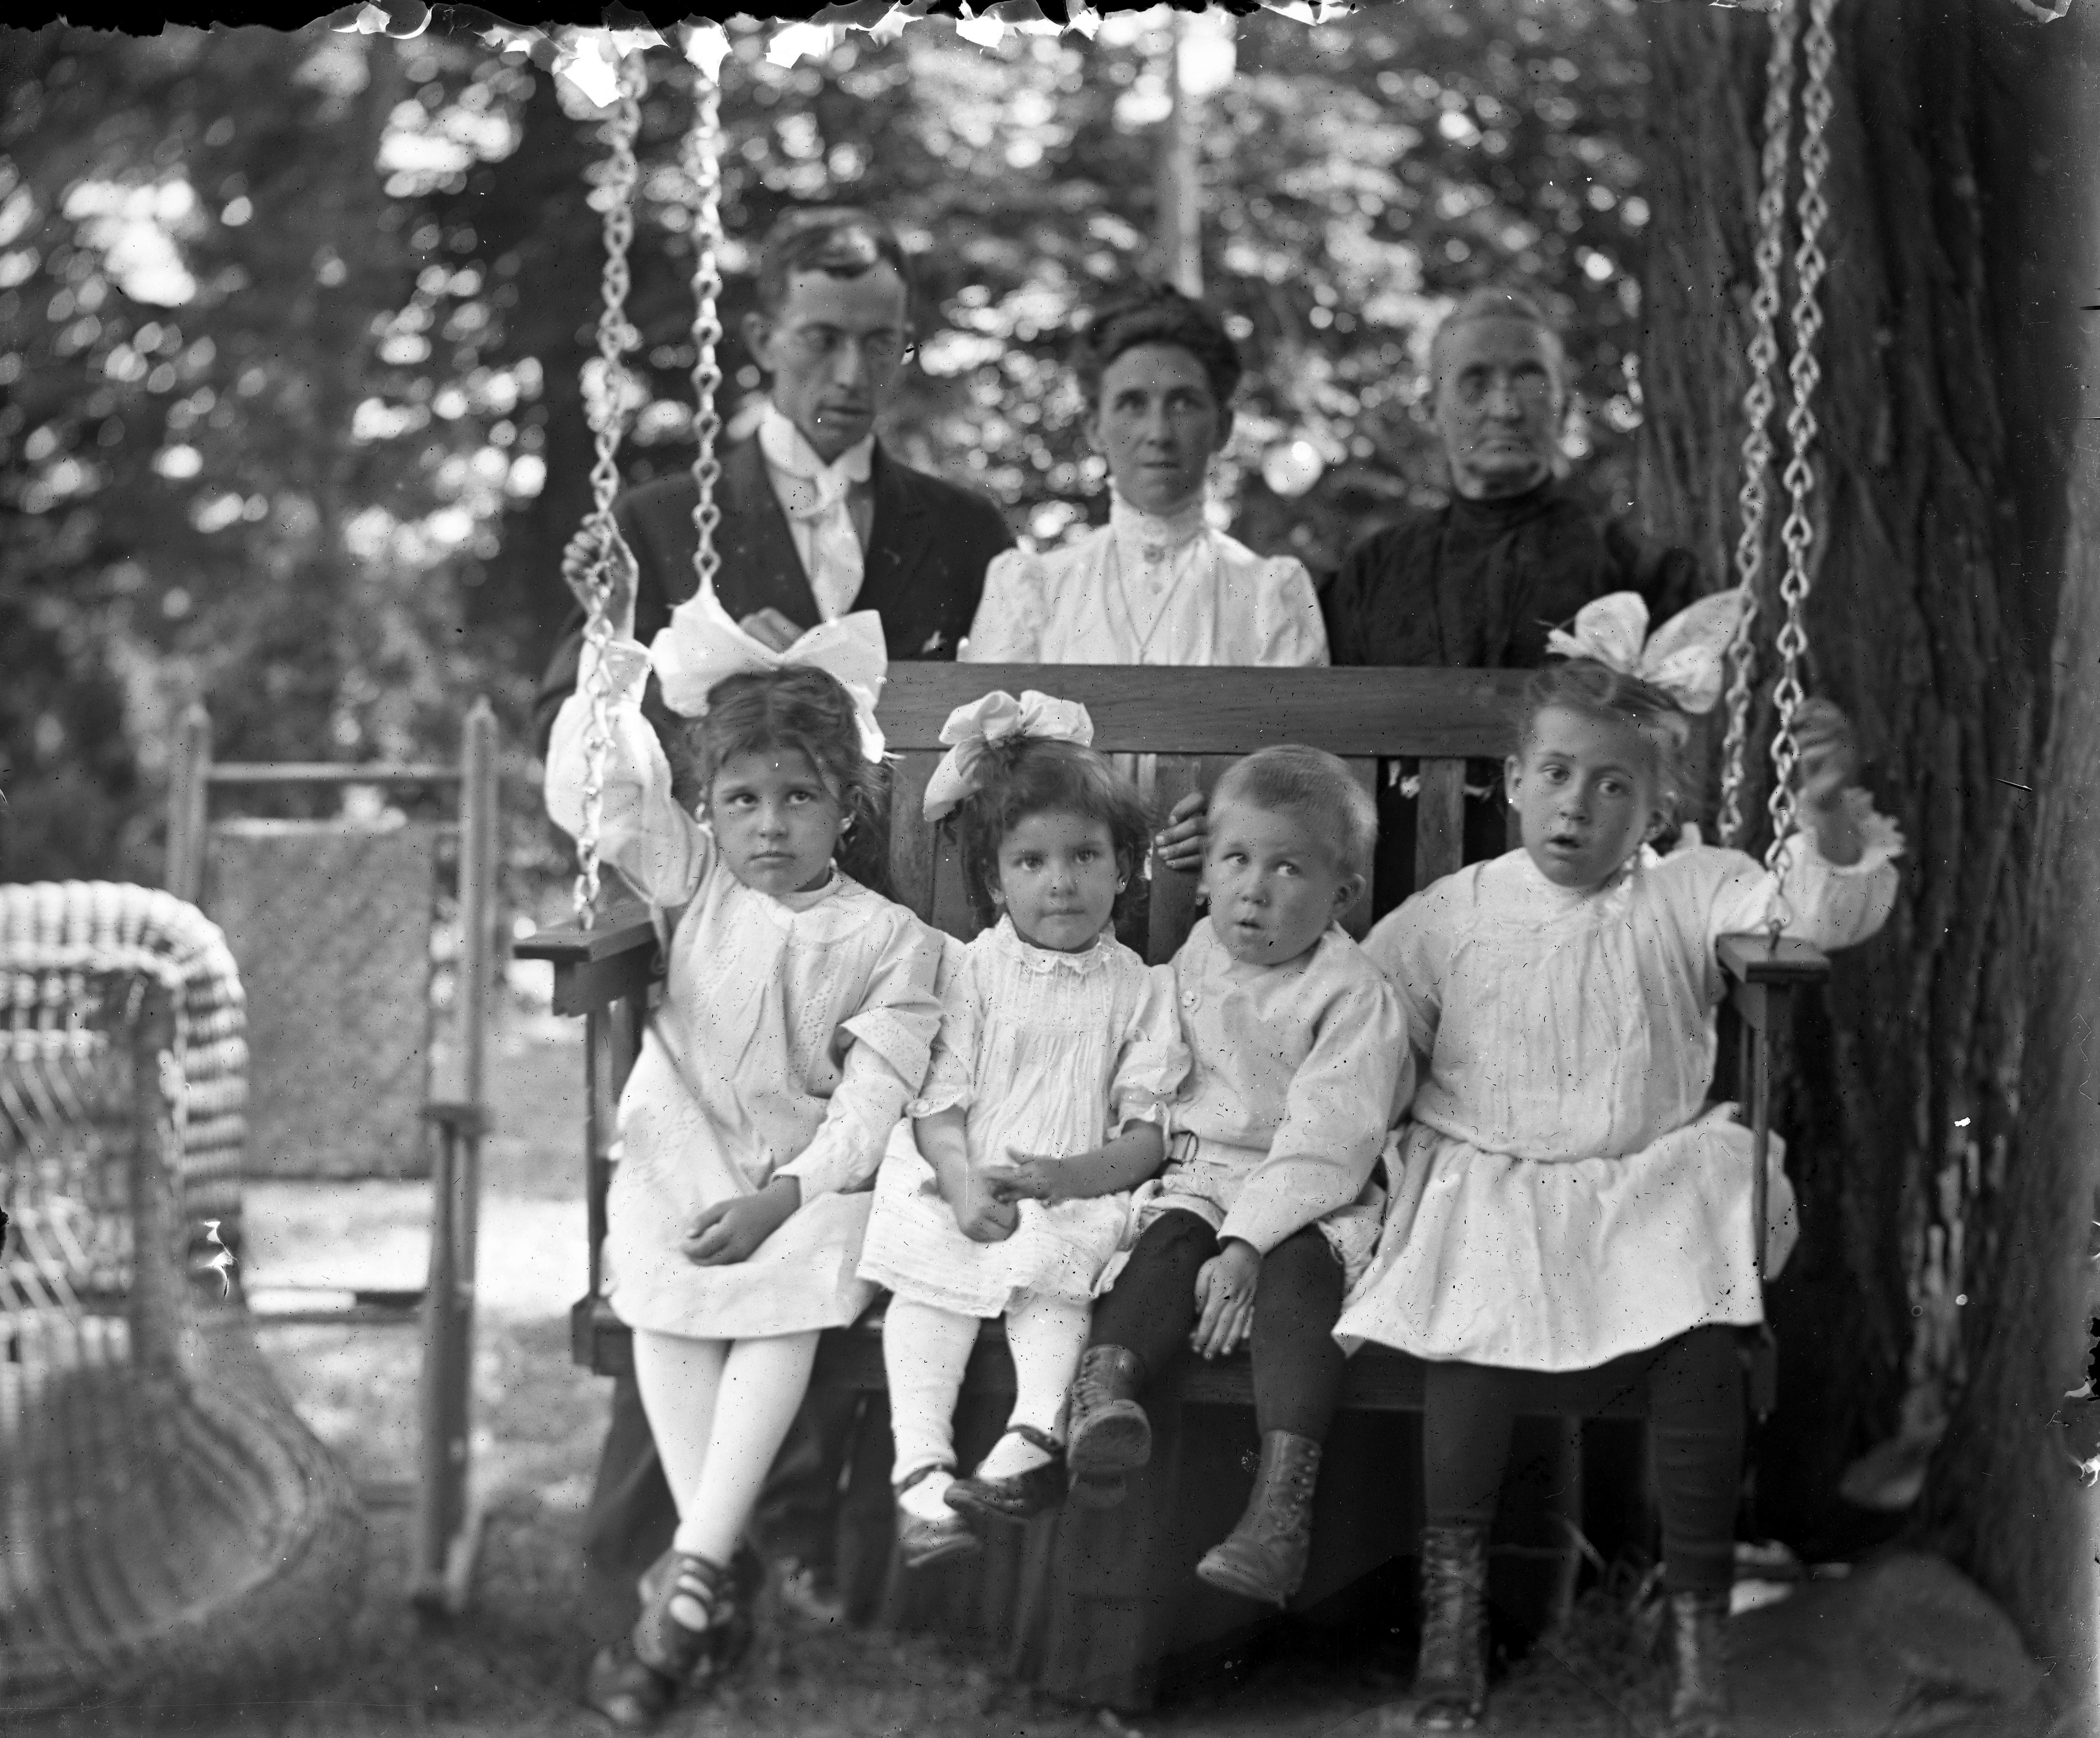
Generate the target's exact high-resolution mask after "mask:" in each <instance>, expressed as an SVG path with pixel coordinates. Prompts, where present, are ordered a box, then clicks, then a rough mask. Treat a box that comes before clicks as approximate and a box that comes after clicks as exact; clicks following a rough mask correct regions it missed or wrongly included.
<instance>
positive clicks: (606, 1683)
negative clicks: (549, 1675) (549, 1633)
mask: <svg viewBox="0 0 2100 1738" xmlns="http://www.w3.org/2000/svg"><path fill="white" fill-rule="evenodd" d="M677 1694H678V1686H677V1683H676V1682H675V1681H674V1680H673V1679H672V1678H666V1677H665V1676H664V1674H662V1673H661V1672H658V1671H652V1670H650V1668H649V1667H647V1666H646V1665H643V1664H642V1662H641V1661H639V1660H638V1659H637V1658H636V1657H635V1656H634V1644H633V1643H632V1642H631V1641H628V1640H625V1639H622V1640H620V1641H616V1642H613V1643H610V1644H608V1645H607V1646H606V1647H603V1648H599V1649H598V1652H596V1653H594V1654H593V1655H592V1656H591V1662H590V1666H589V1670H587V1671H586V1672H585V1676H584V1705H585V1706H586V1707H588V1708H589V1709H591V1710H592V1711H593V1713H596V1714H600V1715H602V1716H603V1717H604V1718H605V1719H606V1720H607V1721H608V1722H609V1723H611V1725H612V1727H613V1728H614V1729H615V1731H623V1732H646V1731H651V1730H653V1729H654V1728H655V1726H656V1723H658V1722H659V1721H660V1720H661V1719H662V1718H664V1715H665V1714H668V1713H669V1712H670V1709H671V1704H672V1703H673V1701H676V1700H677Z"/></svg>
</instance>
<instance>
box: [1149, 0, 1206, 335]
mask: <svg viewBox="0 0 2100 1738" xmlns="http://www.w3.org/2000/svg"><path fill="white" fill-rule="evenodd" d="M1188 28H1189V27H1188V23H1187V20H1185V19H1184V18H1183V17H1182V15H1180V12H1178V11H1177V12H1175V13H1173V14H1172V15H1171V18H1170V19H1169V20H1168V23H1167V104H1168V107H1167V148H1166V150H1165V151H1163V152H1161V154H1160V158H1159V191H1158V201H1159V218H1158V223H1159V254H1160V262H1161V273H1162V276H1164V277H1165V278H1166V279H1167V281H1168V282H1169V283H1171V284H1172V285H1173V286H1174V287H1175V288H1176V289H1178V290H1180V292H1181V293H1182V294H1183V295H1185V296H1200V295H1202V293H1203V245H1202V236H1203V219H1202V171H1201V169H1200V167H1199V162H1200V160H1199V157H1198V152H1197V143H1198V136H1199V135H1198V126H1197V117H1194V116H1193V115H1192V114H1190V112H1189V99H1188V92H1187V91H1186V90H1185V88H1184V87H1183V85H1182V82H1181V44H1182V41H1183V39H1184V37H1185V36H1186V34H1187V33H1188Z"/></svg>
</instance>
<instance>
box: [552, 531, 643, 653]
mask: <svg viewBox="0 0 2100 1738" xmlns="http://www.w3.org/2000/svg"><path fill="white" fill-rule="evenodd" d="M600 543H601V539H600V537H599V536H598V527H597V526H596V525H595V524H586V525H585V527H583V529H582V530H580V531H579V532H577V533H576V536H573V537H571V538H570V539H569V541H568V546H567V548H566V549H563V550H562V583H563V584H566V585H567V587H568V588H569V589H570V591H571V592H572V593H574V594H575V596H576V602H578V603H580V604H581V605H582V606H583V607H584V611H585V614H586V615H588V614H589V611H590V607H591V588H590V571H591V567H592V566H593V563H594V562H596V560H597V558H598V549H599V545H600ZM603 578H604V579H605V580H606V582H607V584H608V586H609V587H610V589H609V591H608V593H607V598H606V600H605V608H606V616H607V620H609V621H611V624H612V632H613V637H615V639H623V640H631V639H633V637H634V583H635V576H634V557H633V554H632V553H631V552H629V550H628V549H627V548H626V546H625V545H624V544H622V545H621V546H620V549H617V550H615V552H614V554H613V555H612V557H611V559H610V560H609V561H607V563H606V567H605V572H604V575H603Z"/></svg>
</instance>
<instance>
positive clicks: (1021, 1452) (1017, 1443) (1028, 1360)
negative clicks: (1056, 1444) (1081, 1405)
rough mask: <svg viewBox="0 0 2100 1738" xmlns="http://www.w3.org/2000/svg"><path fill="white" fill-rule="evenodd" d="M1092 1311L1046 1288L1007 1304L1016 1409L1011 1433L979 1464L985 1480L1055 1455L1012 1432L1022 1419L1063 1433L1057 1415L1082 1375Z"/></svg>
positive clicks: (1010, 1422)
mask: <svg viewBox="0 0 2100 1738" xmlns="http://www.w3.org/2000/svg"><path fill="white" fill-rule="evenodd" d="M1087 1317H1088V1312H1087V1306H1086V1305H1085V1304H1084V1303H1078V1302H1075V1301H1074V1300H1073V1299H1069V1298H1057V1297H1051V1296H1048V1295H1045V1294H1043V1293H1042V1292H1036V1291H1030V1292H1025V1293H1023V1294H1022V1295H1021V1296H1020V1297H1017V1298H1016V1299H1014V1300H1013V1302H1012V1303H1011V1304H1009V1305H1008V1308H1007V1312H1006V1343H1007V1348H1008V1350H1009V1351H1010V1352H1012V1354H1013V1387H1014V1393H1013V1411H1012V1415H1011V1416H1010V1417H1009V1418H1008V1420H1007V1423H1008V1430H1009V1434H1008V1435H1006V1436H1001V1437H1000V1438H999V1440H998V1441H997V1442H995V1443H994V1444H993V1445H992V1449H991V1453H989V1454H987V1455H986V1456H985V1458H984V1460H983V1461H982V1463H981V1464H980V1465H979V1466H978V1467H977V1476H978V1477H979V1478H981V1479H1010V1478H1013V1477H1016V1476H1018V1475H1019V1474H1021V1473H1024V1472H1026V1471H1029V1470H1030V1468H1032V1467H1039V1466H1041V1465H1042V1464H1043V1462H1045V1461H1047V1460H1048V1459H1049V1458H1050V1457H1049V1455H1048V1453H1045V1452H1044V1451H1043V1449H1039V1448H1038V1447H1036V1445H1035V1444H1034V1443H1032V1442H1030V1441H1029V1440H1028V1439H1027V1438H1026V1437H1025V1436H1013V1435H1012V1434H1011V1433H1010V1432H1011V1429H1012V1426H1014V1425H1017V1424H1029V1425H1033V1426H1034V1427H1035V1428H1036V1429H1037V1430H1039V1431H1042V1432H1043V1434H1044V1435H1045V1436H1056V1435H1057V1416H1058V1414H1059V1413H1060V1412H1061V1410H1062V1409H1063V1408H1064V1405H1065V1391H1066V1390H1067V1389H1068V1388H1070V1387H1071V1385H1072V1378H1074V1376H1075V1375H1077V1374H1079V1359H1080V1357H1081V1356H1082V1355H1083V1353H1084V1352H1085V1351H1086V1349H1087Z"/></svg>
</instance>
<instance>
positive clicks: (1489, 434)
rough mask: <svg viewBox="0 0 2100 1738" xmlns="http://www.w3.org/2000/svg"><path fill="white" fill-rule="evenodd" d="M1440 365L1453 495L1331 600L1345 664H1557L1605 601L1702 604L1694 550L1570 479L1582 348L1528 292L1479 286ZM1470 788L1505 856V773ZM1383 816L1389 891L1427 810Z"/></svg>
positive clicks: (1471, 806) (1491, 839)
mask: <svg viewBox="0 0 2100 1738" xmlns="http://www.w3.org/2000/svg"><path fill="white" fill-rule="evenodd" d="M1429 357H1430V364H1429V365H1430V373H1431V376H1432V396H1431V400H1430V403H1431V409H1432V415H1433V417H1434V418H1435V421H1436V431H1437V433H1438V434H1439V435H1440V436H1441V437H1442V439H1443V443H1444V454H1445V461H1446V462H1447V463H1448V465H1449V467H1450V473H1451V498H1450V500H1449V501H1448V502H1446V503H1445V505H1443V506H1441V507H1436V508H1415V509H1410V510H1409V511H1408V513H1407V514H1406V515H1405V517H1404V518H1401V519H1399V520H1398V521H1396V523H1392V524H1390V525H1388V526H1387V527H1385V528H1384V529H1383V530H1381V531H1378V532H1373V533H1372V534H1371V536H1369V537H1367V538H1365V540H1363V541H1362V542H1361V543H1360V544H1358V545H1357V547H1356V548H1355V549H1352V550H1351V551H1350V553H1349V555H1348V558H1347V559H1346V560H1344V561H1343V563H1342V570H1341V571H1340V573H1339V574H1338V575H1337V576H1335V581H1334V584H1332V585H1331V586H1330V588H1329V589H1328V592H1327V594H1326V615H1327V642H1328V646H1329V650H1330V655H1332V657H1333V659H1334V661H1335V663H1336V664H1443V665H1447V666H1451V667H1455V668H1473V669H1500V668H1514V669H1529V668H1535V667H1536V666H1537V665H1538V664H1541V663H1542V662H1543V661H1544V660H1545V656H1546V631H1547V629H1550V628H1555V627H1560V626H1564V625H1565V624H1566V623H1567V622H1568V620H1569V619H1570V618H1571V617H1573V615H1574V614H1575V612H1576V611H1577V610H1579V609H1581V608H1582V606H1583V605H1584V604H1586V603H1587V602H1590V600H1591V599H1592V598H1600V597H1602V596H1604V594H1605V593H1608V592H1615V591H1637V592H1639V593H1640V594H1641V595H1642V596H1643V598H1646V599H1647V600H1648V613H1649V618H1650V620H1656V621H1661V620H1666V619H1667V618H1668V617H1669V616H1670V615H1673V614H1674V612H1675V611H1678V610H1679V609H1681V608H1682V607H1683V606H1684V605H1685V604H1687V603H1689V602H1691V601H1692V597H1693V595H1694V593H1695V592H1696V582H1697V578H1698V569H1697V564H1696V562H1695V560H1694V559H1693V558H1692V555H1691V554H1689V553H1688V552H1687V551H1685V550H1682V549H1653V548H1651V547H1649V546H1648V545H1645V544H1644V543H1643V541H1642V540H1640V539H1639V537H1637V536H1635V534H1634V533H1633V532H1631V531H1630V530H1629V529H1627V528H1626V527H1625V526H1624V525H1622V524H1620V523H1617V522H1616V521H1613V520H1608V519H1605V518H1601V517H1600V516H1599V514H1597V512H1596V511H1595V509H1594V508H1592V507H1591V506H1590V505H1588V504H1587V503H1586V502H1585V501H1582V499H1581V498H1580V497H1579V496H1577V493H1576V492H1574V491H1573V490H1572V489H1570V488H1569V487H1568V486H1567V485H1566V484H1565V483H1564V482H1563V481H1562V480H1561V479H1560V476H1559V474H1558V465H1557V461H1558V459H1559V455H1560V433H1561V426H1562V423H1563V421H1564V417H1565V416H1566V413H1567V404H1568V360H1567V353H1566V351H1564V348H1563V347H1562V345H1561V342H1560V334H1559V333H1556V332H1555V330H1554V329H1553V328H1552V327H1551V325H1550V324H1548V323H1547V321H1546V316H1545V315H1544V314H1543V313H1542V312H1541V311H1540V310H1539V307H1538V305H1537V303H1536V302H1533V300H1532V299H1531V298H1529V296H1527V295H1524V293H1522V292H1521V291H1518V290H1511V289H1478V290H1475V291H1473V292H1472V293H1471V294H1470V295H1468V296H1467V297H1466V298H1464V299H1463V300H1462V301H1461V302H1459V303H1458V306H1457V307H1454V309H1453V310H1452V311H1451V312H1450V313H1449V315H1446V316H1445V320H1444V322H1443V324H1441V325H1440V326H1439V327H1438V328H1437V329H1436V336H1435V337H1434V338H1433V339H1432V341H1431V343H1430V351H1429ZM1467 783H1468V794H1469V796H1471V798H1472V800H1471V801H1469V802H1468V803H1467V814H1466V846H1467V857H1468V858H1474V857H1479V856H1483V855H1487V854H1492V853H1495V852H1499V851H1500V850H1501V849H1502V846H1503V822H1502V804H1501V801H1500V800H1499V796H1498V794H1497V792H1496V789H1495V779H1494V771H1493V768H1492V767H1491V766H1485V765H1483V766H1480V767H1477V768H1474V769H1471V770H1470V771H1469V774H1468V780H1467ZM1381 808H1382V810H1383V812H1382V813H1381V814H1380V815H1379V863H1378V870H1377V876H1376V882H1375V884H1376V885H1377V886H1379V888H1380V889H1398V888H1404V887H1406V886H1409V885H1410V884H1412V881H1413V875H1412V872H1411V871H1412V869H1413V866H1414V814H1413V808H1414V805H1413V804H1412V802H1410V801H1405V800H1404V799H1401V798H1400V797H1399V796H1398V795H1397V793H1395V792H1388V793H1387V796H1386V798H1385V800H1384V801H1383V803H1382V805H1381ZM1390 898H1391V894H1390V893H1389V892H1388V893H1386V894H1385V895H1384V896H1383V898H1382V900H1381V902H1382V903H1383V902H1387V901H1389V899H1390Z"/></svg>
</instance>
